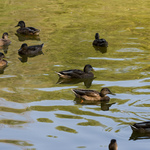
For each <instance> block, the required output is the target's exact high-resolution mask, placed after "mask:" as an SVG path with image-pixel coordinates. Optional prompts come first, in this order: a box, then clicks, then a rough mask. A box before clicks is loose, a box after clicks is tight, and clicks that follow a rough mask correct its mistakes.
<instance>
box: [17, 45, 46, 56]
mask: <svg viewBox="0 0 150 150" xmlns="http://www.w3.org/2000/svg"><path fill="white" fill-rule="evenodd" d="M43 45H44V43H43V44H41V45H33V46H28V45H27V44H26V43H24V44H22V45H21V48H20V49H19V50H18V54H19V55H20V56H21V57H23V56H24V57H34V56H37V55H40V54H43V52H42V47H43Z"/></svg>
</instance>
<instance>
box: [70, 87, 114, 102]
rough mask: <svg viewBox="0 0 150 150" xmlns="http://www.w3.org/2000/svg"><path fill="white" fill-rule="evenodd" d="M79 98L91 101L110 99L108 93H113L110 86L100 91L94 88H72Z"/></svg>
mask: <svg viewBox="0 0 150 150" xmlns="http://www.w3.org/2000/svg"><path fill="white" fill-rule="evenodd" d="M72 91H73V93H74V94H75V96H76V97H77V98H81V99H83V100H91V101H109V100H110V98H109V97H108V96H107V95H106V94H112V95H115V94H113V93H112V92H111V91H110V90H109V89H108V88H106V87H105V88H102V89H101V91H100V92H98V91H94V90H84V89H72Z"/></svg>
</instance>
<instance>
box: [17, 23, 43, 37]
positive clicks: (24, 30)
mask: <svg viewBox="0 0 150 150" xmlns="http://www.w3.org/2000/svg"><path fill="white" fill-rule="evenodd" d="M18 26H20V28H19V29H18V30H17V33H18V34H24V35H39V32H40V30H39V29H36V28H34V27H26V26H25V22H24V21H19V22H18V24H17V25H16V26H15V27H18Z"/></svg>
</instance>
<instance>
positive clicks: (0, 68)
mask: <svg viewBox="0 0 150 150" xmlns="http://www.w3.org/2000/svg"><path fill="white" fill-rule="evenodd" d="M3 58H5V55H4V54H3V53H1V52H0V74H3V73H4V70H5V68H6V67H7V64H8V62H7V61H6V60H4V59H3Z"/></svg>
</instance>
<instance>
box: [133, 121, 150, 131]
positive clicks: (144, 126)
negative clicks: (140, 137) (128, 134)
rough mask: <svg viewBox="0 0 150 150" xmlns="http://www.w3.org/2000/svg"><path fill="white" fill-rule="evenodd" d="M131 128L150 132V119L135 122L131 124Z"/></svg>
mask: <svg viewBox="0 0 150 150" xmlns="http://www.w3.org/2000/svg"><path fill="white" fill-rule="evenodd" d="M131 129H132V130H133V131H134V132H139V133H150V121H146V122H140V123H135V124H133V125H131Z"/></svg>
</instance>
